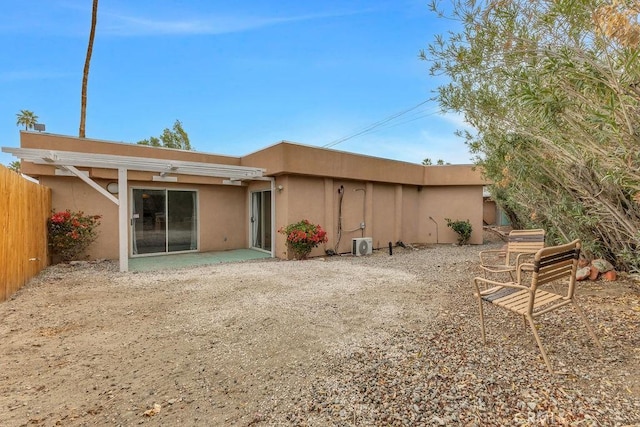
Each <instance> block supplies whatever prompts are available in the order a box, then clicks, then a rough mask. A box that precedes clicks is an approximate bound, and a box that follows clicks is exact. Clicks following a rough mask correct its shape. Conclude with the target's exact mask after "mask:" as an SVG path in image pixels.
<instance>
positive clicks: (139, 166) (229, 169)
mask: <svg viewBox="0 0 640 427" xmlns="http://www.w3.org/2000/svg"><path fill="white" fill-rule="evenodd" d="M2 151H3V152H5V153H10V154H13V155H14V156H15V157H18V158H19V159H21V160H24V161H27V162H32V163H35V164H41V165H49V166H55V167H56V169H60V170H64V171H67V172H69V173H71V174H73V175H75V176H77V177H78V178H80V179H81V180H83V181H84V182H86V183H87V184H88V185H90V186H91V187H92V188H94V189H95V190H96V191H98V192H99V193H100V194H102V195H103V196H105V197H106V198H108V199H109V200H111V201H112V202H113V203H115V204H116V205H118V224H119V227H118V228H119V233H118V236H119V237H118V240H119V257H120V271H127V270H128V269H129V252H128V249H127V248H128V224H129V218H128V204H129V201H128V193H127V172H128V171H129V170H134V171H142V172H158V173H159V174H160V175H161V176H163V177H164V176H165V175H166V174H168V173H171V174H181V175H196V176H209V177H216V178H226V180H225V181H224V183H225V184H235V185H239V184H240V183H241V182H242V181H247V180H255V181H271V187H272V188H271V197H272V198H273V197H274V193H275V192H274V188H273V186H274V180H273V178H269V177H265V176H263V174H264V172H265V169H262V168H253V167H246V166H232V165H222V164H215V163H204V162H187V161H178V160H167V159H155V158H147V157H133V156H118V155H112V154H93V153H83V152H77V151H61V150H45V149H36V148H11V147H2ZM78 167H89V168H102V169H117V170H118V197H115V196H114V195H113V194H111V193H109V192H108V191H107V190H105V189H104V188H102V187H101V186H100V185H99V184H98V183H96V182H95V181H94V180H92V179H91V178H90V177H89V176H87V175H86V174H85V173H82V171H80V170H78V169H77V168H78ZM271 207H272V210H274V209H275V203H274V200H272V203H271ZM272 215H273V216H272V217H275V212H272ZM272 232H273V230H272ZM271 254H272V256H273V247H272V248H271Z"/></svg>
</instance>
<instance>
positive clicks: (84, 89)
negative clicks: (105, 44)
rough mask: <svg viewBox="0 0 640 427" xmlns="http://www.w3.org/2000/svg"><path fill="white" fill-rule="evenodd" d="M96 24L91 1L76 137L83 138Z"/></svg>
mask: <svg viewBox="0 0 640 427" xmlns="http://www.w3.org/2000/svg"><path fill="white" fill-rule="evenodd" d="M97 23H98V0H93V8H92V10H91V30H90V31H89V44H88V45H87V56H86V58H85V61H84V70H83V72H82V91H81V92H82V94H81V95H80V129H79V130H78V136H79V137H80V138H84V137H85V126H86V119H87V85H88V83H89V67H90V65H91V54H92V53H93V40H94V38H95V35H96V24H97Z"/></svg>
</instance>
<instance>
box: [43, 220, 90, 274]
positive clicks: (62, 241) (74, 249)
mask: <svg viewBox="0 0 640 427" xmlns="http://www.w3.org/2000/svg"><path fill="white" fill-rule="evenodd" d="M100 218H101V216H100V215H85V214H84V213H83V212H71V211H69V210H68V209H67V210H66V211H64V212H55V211H54V212H53V213H52V214H51V216H50V217H49V219H48V221H47V228H48V231H49V249H50V250H51V254H52V255H54V256H58V257H59V258H60V260H61V261H63V262H68V261H71V260H73V259H74V258H76V257H77V256H78V255H80V254H81V253H82V252H84V250H85V249H87V247H89V245H90V244H91V243H93V241H94V240H95V239H96V237H97V235H98V234H97V232H96V227H97V226H98V225H100V221H99V220H100Z"/></svg>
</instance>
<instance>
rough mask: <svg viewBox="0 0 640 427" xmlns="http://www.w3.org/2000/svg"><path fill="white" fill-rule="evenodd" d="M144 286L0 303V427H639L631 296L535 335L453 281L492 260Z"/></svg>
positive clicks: (634, 297)
mask: <svg viewBox="0 0 640 427" xmlns="http://www.w3.org/2000/svg"><path fill="white" fill-rule="evenodd" d="M499 245H500V243H499V242H493V243H489V244H485V245H482V246H465V247H458V246H449V245H439V246H435V247H434V246H431V247H420V248H415V249H412V248H407V249H401V248H398V249H396V251H395V252H394V255H393V256H389V255H388V254H387V253H386V252H384V251H379V252H377V253H375V254H374V255H373V256H369V257H331V258H326V259H314V260H309V261H276V260H270V261H258V262H247V263H239V264H224V265H215V266H208V267H198V268H194V269H183V270H175V271H164V272H156V273H138V274H135V273H119V272H117V271H116V270H117V268H116V265H115V264H113V263H110V262H102V263H88V264H79V265H75V266H54V267H50V268H48V269H46V270H45V271H43V272H42V273H41V274H40V275H39V276H38V277H37V278H36V279H35V280H34V281H32V283H30V284H29V285H27V286H25V287H24V288H23V289H22V290H21V291H19V292H18V293H16V294H15V295H14V296H13V297H12V298H11V299H10V300H9V301H7V302H5V303H3V304H0V318H2V319H3V320H2V322H1V323H0V340H1V342H2V352H0V366H1V367H2V369H1V370H0V379H1V380H2V381H0V420H1V422H0V424H2V425H7V426H21V425H135V424H143V425H178V424H184V425H203V426H209V425H244V426H248V425H257V426H260V425H264V426H268V425H308V426H326V425H335V426H368V425H381V426H382V425H398V426H416V425H418V426H419V425H424V426H433V425H436V426H437V425H463V426H476V425H477V426H485V425H523V426H525V425H526V426H533V425H536V426H537V425H576V426H583V425H586V426H630V425H640V372H639V371H638V368H637V367H638V365H639V363H638V362H640V286H639V285H638V282H637V281H635V280H633V279H632V278H629V277H623V279H622V280H620V281H617V282H612V283H608V282H600V281H598V282H588V283H581V284H580V288H579V292H578V295H579V296H580V302H581V305H582V307H583V308H584V309H585V312H586V313H587V315H588V317H589V318H590V320H591V322H592V324H593V325H594V327H595V329H596V333H597V334H598V336H599V337H600V340H601V341H602V344H603V346H604V351H603V352H599V351H598V350H597V348H596V347H595V346H594V345H593V344H592V343H591V342H590V340H589V337H588V335H587V333H586V331H585V330H584V327H583V325H582V324H581V323H580V322H579V319H578V318H577V317H576V316H575V315H574V313H572V312H571V310H570V309H567V310H566V311H558V312H554V313H550V314H548V315H547V316H545V317H544V318H543V319H542V321H541V322H540V328H539V332H540V335H541V338H542V340H543V343H544V344H545V345H546V348H547V351H548V353H549V357H550V359H551V363H552V365H553V366H554V368H555V369H556V370H558V371H561V372H562V374H560V375H550V374H549V373H548V372H547V370H546V366H545V365H544V362H543V361H542V358H541V357H540V355H539V352H538V349H537V346H536V344H535V341H534V339H533V337H532V335H531V333H530V332H529V331H527V330H526V329H525V328H524V326H523V324H522V321H521V320H520V319H519V318H516V317H514V316H513V315H510V314H509V313H506V312H504V311H503V310H498V309H494V308H488V309H487V310H486V317H487V325H486V326H487V334H488V343H487V345H486V346H484V345H482V343H481V339H480V330H479V319H478V313H477V305H476V304H477V303H476V301H475V300H474V299H473V298H472V292H471V285H470V279H471V278H472V277H474V276H475V275H477V274H479V270H478V268H477V253H478V252H479V251H480V250H483V249H488V248H493V247H497V246H499Z"/></svg>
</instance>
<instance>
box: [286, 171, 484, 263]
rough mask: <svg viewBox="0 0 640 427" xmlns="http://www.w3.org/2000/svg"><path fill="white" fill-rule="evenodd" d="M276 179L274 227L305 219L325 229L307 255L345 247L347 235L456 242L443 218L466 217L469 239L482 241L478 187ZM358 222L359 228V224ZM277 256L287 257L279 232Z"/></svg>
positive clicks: (384, 242) (380, 244) (380, 242)
mask: <svg viewBox="0 0 640 427" xmlns="http://www.w3.org/2000/svg"><path fill="white" fill-rule="evenodd" d="M278 183H281V184H282V185H283V190H282V191H281V192H278V193H277V194H276V203H277V209H276V211H277V212H278V213H277V215H276V216H277V219H276V226H277V227H278V228H280V227H283V226H286V225H287V224H290V223H292V222H296V221H299V220H301V219H308V220H309V221H311V222H313V223H317V224H320V225H321V226H323V227H324V228H325V229H326V230H327V233H328V238H329V241H328V242H327V244H326V245H324V246H322V247H319V248H316V249H315V250H314V251H313V252H312V253H311V255H312V256H320V255H323V254H324V251H325V250H326V249H332V250H337V252H338V253H347V252H350V251H351V239H353V238H356V237H371V238H372V239H373V245H374V248H378V249H386V248H387V247H388V244H389V242H391V243H392V244H394V245H395V244H396V243H397V242H398V241H403V242H404V243H436V242H438V243H455V242H456V241H457V235H456V233H455V232H454V231H453V230H451V229H450V228H449V227H447V223H446V221H445V218H450V219H452V220H454V221H455V220H469V221H470V222H471V225H472V227H473V233H472V236H471V241H470V243H472V244H480V243H482V187H481V186H452V187H418V186H415V185H399V184H384V183H371V182H362V181H350V180H340V179H330V178H312V177H302V176H290V175H288V176H281V177H278ZM341 191H342V217H341V218H340V214H339V213H340V203H341V202H340V198H341V193H340V192H341ZM429 217H432V218H433V220H434V221H435V223H434V221H432V220H431V219H429ZM362 222H364V223H365V228H364V230H362V229H360V224H361V223H362ZM340 223H341V224H342V230H341V233H340V234H341V235H340V236H339V233H338V226H339V224H340ZM436 223H437V224H436ZM338 238H340V241H339V244H338ZM336 245H337V246H336ZM276 255H277V256H279V257H286V242H285V238H284V236H282V235H279V236H277V249H276Z"/></svg>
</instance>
